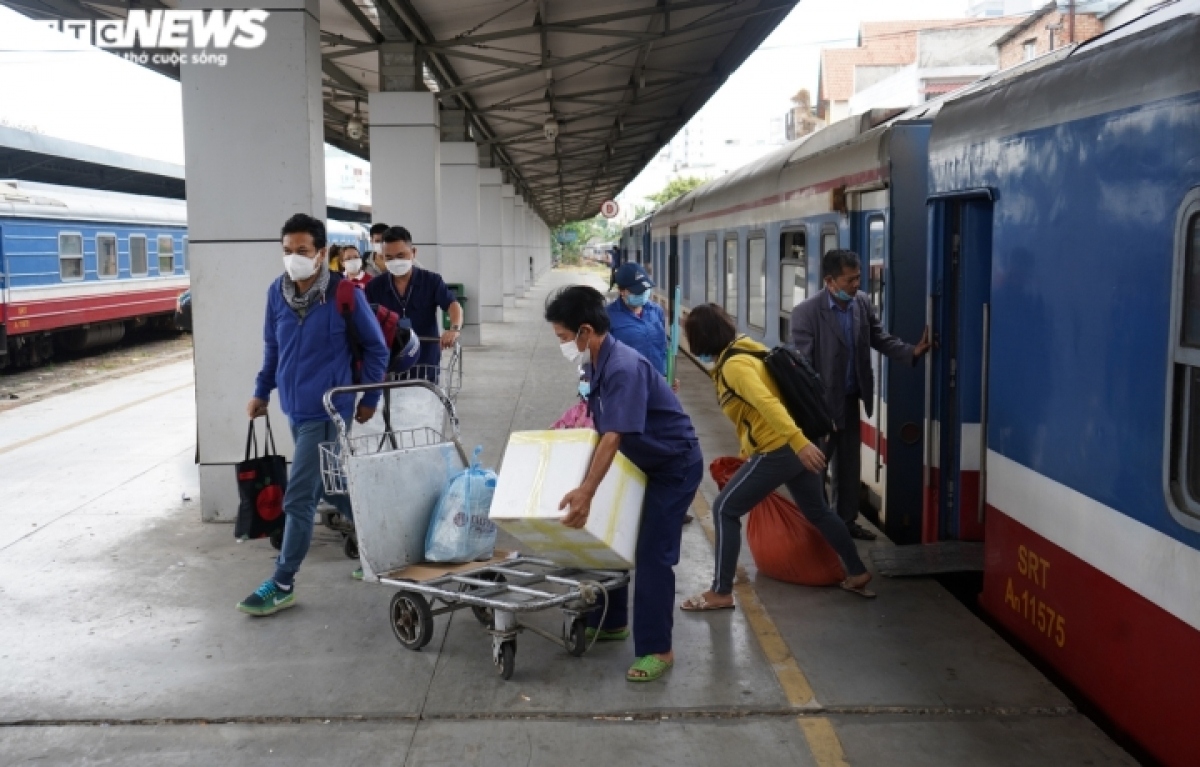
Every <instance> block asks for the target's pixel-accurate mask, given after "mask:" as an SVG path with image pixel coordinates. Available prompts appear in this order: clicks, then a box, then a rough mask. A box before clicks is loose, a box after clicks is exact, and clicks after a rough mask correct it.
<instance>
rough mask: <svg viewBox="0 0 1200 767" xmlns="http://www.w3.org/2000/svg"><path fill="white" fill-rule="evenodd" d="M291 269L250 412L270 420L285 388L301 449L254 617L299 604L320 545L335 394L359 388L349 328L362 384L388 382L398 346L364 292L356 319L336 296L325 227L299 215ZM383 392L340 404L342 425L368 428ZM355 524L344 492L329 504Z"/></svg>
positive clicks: (290, 247) (272, 301)
mask: <svg viewBox="0 0 1200 767" xmlns="http://www.w3.org/2000/svg"><path fill="white" fill-rule="evenodd" d="M282 240H283V266H284V271H285V273H284V274H282V275H281V276H280V277H279V278H278V279H276V280H275V281H274V282H273V283H271V287H270V288H269V289H268V291H267V313H266V319H265V321H264V323H263V364H262V369H261V370H260V371H259V374H258V378H257V379H256V380H255V384H254V397H253V398H252V399H251V400H250V403H249V404H248V405H247V406H246V414H247V415H249V416H250V418H251V419H254V418H258V417H259V416H262V415H266V414H267V403H268V402H269V401H270V398H271V391H272V390H274V389H276V388H278V389H279V405H280V407H282V408H283V412H284V413H285V414H287V417H288V422H289V423H290V424H291V427H292V440H293V441H294V442H295V446H296V447H295V451H294V453H293V454H292V466H291V470H290V471H289V472H288V484H287V492H286V493H284V496H283V513H284V514H285V515H286V517H287V524H286V525H285V526H284V529H283V545H282V546H281V547H280V550H279V557H278V558H277V559H276V560H275V574H274V576H272V577H271V578H268V579H267V580H266V581H264V582H263V584H262V585H261V586H259V587H258V589H257V590H256V591H255V592H254V593H253V594H251V595H250V596H248V597H246V598H245V599H244V600H242V601H241V603H239V604H238V609H239V610H241V611H242V612H244V613H248V614H250V615H256V616H263V615H271V614H273V613H277V612H279V611H280V610H284V609H286V608H288V607H291V606H293V605H294V604H295V603H296V589H295V587H294V583H295V579H296V573H297V572H298V571H299V570H300V564H301V563H302V562H303V561H304V557H305V556H307V554H308V547H309V546H310V545H311V544H312V535H313V514H314V513H315V512H316V508H317V501H318V500H319V499H320V498H321V496H322V495H323V485H322V482H321V461H320V451H319V447H318V446H319V445H320V444H321V443H322V442H333V441H336V440H337V436H338V435H337V429H336V427H335V426H334V425H333V422H332V421H331V420H330V418H329V414H328V413H327V412H326V411H325V404H324V397H325V392H326V391H328V390H329V389H332V388H334V387H337V386H349V385H350V384H351V382H352V376H353V373H352V370H351V365H352V359H351V352H350V345H349V343H348V341H347V340H346V339H347V332H346V330H347V328H346V324H347V322H348V321H349V322H353V323H354V329H355V332H356V334H357V338H358V340H359V342H360V343H361V344H362V347H363V350H362V351H363V355H362V364H363V368H362V371H363V374H362V380H363V382H365V383H370V382H374V381H382V380H383V374H384V371H385V370H386V369H387V363H388V355H389V352H388V348H387V345H386V344H385V343H384V340H383V332H382V331H381V330H380V329H379V323H378V322H377V321H376V320H375V315H374V314H373V313H372V312H371V307H370V306H368V305H367V301H366V298H365V297H364V296H363V294H362V291H360V290H355V291H353V294H354V301H355V309H354V313H353V314H352V315H351V317H350V318H349V320H347V318H345V317H343V316H342V315H341V314H340V313H339V312H338V310H337V302H336V301H334V300H333V297H334V296H335V295H336V294H337V286H338V283H339V282H341V280H342V277H341V275H339V274H336V273H334V272H330V270H329V264H328V263H327V261H326V250H325V224H323V223H322V222H321V221H319V220H318V219H315V218H313V217H312V216H306V215H304V214H303V213H297V214H296V215H294V216H292V217H291V218H289V219H288V220H287V223H285V224H284V225H283V232H282ZM378 401H379V392H377V391H376V392H368V393H367V394H364V395H363V397H362V401H361V402H359V404H358V408H357V409H356V408H355V407H354V395H353V394H343V395H340V396H338V397H335V398H334V404H335V405H336V407H337V409H338V413H339V414H340V415H341V417H342V420H343V421H345V422H346V423H349V422H350V414H351V412H354V418H355V420H356V421H358V422H359V423H366V422H367V421H369V420H370V419H371V416H372V415H374V414H375V406H376V404H377V403H378ZM327 500H329V501H330V502H331V503H333V505H334V506H336V507H337V508H338V510H339V511H340V512H341V513H342V514H343V515H345V516H346V517H347V518H350V517H351V509H350V501H349V499H348V498H347V497H346V496H344V495H338V496H329V497H328V498H327Z"/></svg>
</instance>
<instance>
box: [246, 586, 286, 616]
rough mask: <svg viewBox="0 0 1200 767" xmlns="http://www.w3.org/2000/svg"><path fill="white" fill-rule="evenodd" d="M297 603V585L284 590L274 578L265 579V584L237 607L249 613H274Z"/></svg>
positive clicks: (260, 614)
mask: <svg viewBox="0 0 1200 767" xmlns="http://www.w3.org/2000/svg"><path fill="white" fill-rule="evenodd" d="M295 604H296V587H295V586H292V588H290V589H288V590H287V591H284V590H283V589H281V588H279V584H277V583H275V580H274V579H272V578H267V579H266V580H265V581H263V585H261V586H259V587H258V589H257V590H256V591H255V592H254V593H253V594H251V595H250V596H248V597H246V598H245V599H243V600H242V601H241V602H239V603H238V606H237V609H238V610H240V611H242V612H244V613H246V614H247V615H256V616H260V617H261V616H263V615H273V614H274V613H277V612H279V611H280V610H286V609H287V608H289V607H292V606H294V605H295Z"/></svg>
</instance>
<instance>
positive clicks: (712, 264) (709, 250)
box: [704, 237, 720, 304]
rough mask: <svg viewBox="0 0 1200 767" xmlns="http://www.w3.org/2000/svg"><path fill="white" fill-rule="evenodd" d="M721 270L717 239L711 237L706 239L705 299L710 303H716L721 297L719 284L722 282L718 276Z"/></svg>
mask: <svg viewBox="0 0 1200 767" xmlns="http://www.w3.org/2000/svg"><path fill="white" fill-rule="evenodd" d="M719 274H720V272H718V271H717V239H716V238H715V237H709V238H708V239H707V240H705V241H704V300H705V301H707V302H708V303H710V304H715V303H716V302H717V301H718V300H720V297H719V296H718V295H717V286H718V285H719V284H720V283H719V282H718V281H717V277H718V275H719Z"/></svg>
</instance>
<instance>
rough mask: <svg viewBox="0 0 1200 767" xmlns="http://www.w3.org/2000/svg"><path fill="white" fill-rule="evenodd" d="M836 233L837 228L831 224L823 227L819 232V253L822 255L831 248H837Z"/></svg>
mask: <svg viewBox="0 0 1200 767" xmlns="http://www.w3.org/2000/svg"><path fill="white" fill-rule="evenodd" d="M837 247H838V233H837V229H836V228H834V227H832V226H827V227H825V229H824V231H822V232H821V255H822V256H824V255H825V254H826V253H828V252H829V251H831V250H837Z"/></svg>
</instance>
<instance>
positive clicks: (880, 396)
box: [644, 105, 936, 543]
mask: <svg viewBox="0 0 1200 767" xmlns="http://www.w3.org/2000/svg"><path fill="white" fill-rule="evenodd" d="M899 111H900V110H890V111H886V112H872V113H869V114H865V115H858V116H855V117H853V118H850V119H847V120H844V121H842V122H840V123H837V124H835V125H833V126H830V127H829V128H826V129H825V130H823V131H820V132H819V133H815V134H812V135H810V136H807V137H804V138H802V139H800V140H799V141H797V142H794V143H792V144H790V145H788V146H786V147H784V148H782V149H781V150H778V151H776V152H773V153H771V154H768V155H767V156H765V157H764V158H762V159H761V160H759V161H758V162H756V163H753V164H751V165H749V166H746V167H744V168H742V169H740V170H737V171H734V172H733V173H730V174H728V175H726V176H724V177H722V178H720V179H716V180H714V181H710V182H708V183H706V184H704V185H703V186H701V187H699V188H697V189H696V190H694V191H692V192H690V193H688V194H687V195H684V196H683V197H680V198H677V199H676V200H673V201H671V202H669V203H667V204H666V205H664V206H663V208H662V209H661V210H659V211H657V212H656V213H655V214H654V216H653V217H652V219H651V221H650V223H651V228H650V229H651V238H650V239H651V245H650V248H649V252H648V253H647V254H645V256H644V261H645V263H646V266H647V270H648V271H650V272H651V273H652V274H653V275H654V279H655V281H656V289H655V290H656V300H660V301H661V302H663V303H664V304H665V305H667V306H668V307H669V306H670V302H671V301H672V300H673V296H674V291H673V286H675V285H678V286H679V288H680V301H681V304H682V305H681V313H683V314H685V315H686V313H687V311H688V310H690V309H691V307H693V306H696V305H698V304H702V303H715V304H719V305H721V306H723V307H724V308H725V310H726V311H727V312H728V313H729V315H730V316H731V317H733V318H734V320H735V321H736V322H737V326H738V329H739V331H740V332H742V333H745V334H746V335H749V336H751V337H753V338H755V339H757V340H759V341H762V342H763V343H765V344H767V345H768V346H774V345H777V344H786V343H789V342H790V340H791V327H790V326H791V313H792V309H793V308H794V307H795V306H796V304H798V303H800V302H801V301H803V300H804V299H806V298H807V297H809V296H810V295H814V294H816V293H817V292H818V291H820V290H822V289H823V287H822V279H821V257H822V256H823V255H824V254H825V253H826V252H828V251H830V250H833V249H835V248H849V249H852V250H855V251H857V252H858V253H859V254H861V255H862V257H863V260H864V268H863V271H864V290H866V291H867V292H868V293H869V295H870V298H871V302H872V304H873V306H874V308H875V311H876V312H877V313H878V314H879V316H880V317H881V318H882V321H883V324H884V326H885V327H886V328H887V329H888V330H889V332H892V333H893V334H896V335H899V336H901V337H903V338H910V339H914V340H915V339H917V338H919V337H920V335H921V332H922V328H923V325H924V323H925V311H924V306H923V305H920V304H916V305H913V304H906V303H904V302H901V301H897V300H895V297H897V296H903V295H920V294H921V293H923V291H924V289H925V282H926V269H927V264H926V257H925V250H926V247H925V246H926V234H927V229H928V227H927V224H926V220H925V218H926V212H925V196H926V186H927V182H926V176H927V162H926V160H927V145H928V141H929V131H930V127H931V119H932V115H933V114H934V113H935V112H936V105H929V106H927V107H923V108H921V109H916V110H911V111H909V112H907V113H905V114H902V115H898V114H897V113H898V112H899ZM872 354H873V356H874V358H873V363H874V370H875V375H876V378H877V385H876V387H875V388H876V398H875V401H874V402H872V403H871V404H872V414H871V415H870V416H868V415H867V413H866V408H864V409H863V411H862V414H861V424H860V428H861V430H862V432H863V447H862V467H863V471H862V479H863V482H864V484H865V486H866V488H867V490H868V493H867V495H868V496H869V497H870V499H871V502H872V504H873V508H874V512H873V515H872V516H873V518H874V520H875V521H876V522H877V523H878V524H879V525H880V526H881V527H882V528H883V529H884V530H885V531H886V532H887V534H888V535H889V536H890V537H891V538H892V540H894V541H897V542H903V543H910V542H918V541H920V536H921V526H922V518H921V515H920V508H921V506H920V505H921V497H922V494H921V485H920V467H921V457H922V455H923V440H924V431H923V429H922V427H921V424H922V422H923V418H924V410H923V408H924V404H925V403H924V397H923V391H924V385H925V378H924V371H923V370H921V369H919V368H912V367H907V366H900V365H892V364H890V363H889V361H887V360H886V359H884V360H880V359H878V355H875V354H874V352H873V353H872ZM880 424H883V428H879V425H880ZM906 425H907V428H906ZM900 433H903V434H904V435H905V437H906V439H905V440H904V441H899V440H896V439H893V440H891V441H890V442H889V440H888V436H889V435H896V434H900ZM898 442H899V444H897V443H898ZM893 464H898V465H899V466H901V467H902V470H901V471H899V472H895V471H891V470H890V467H891V465H893ZM894 510H899V511H894Z"/></svg>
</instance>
